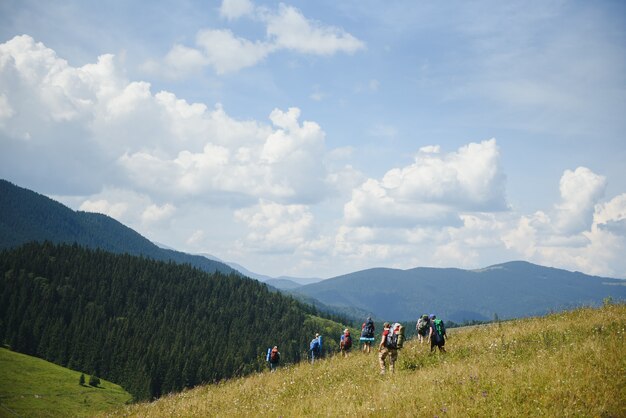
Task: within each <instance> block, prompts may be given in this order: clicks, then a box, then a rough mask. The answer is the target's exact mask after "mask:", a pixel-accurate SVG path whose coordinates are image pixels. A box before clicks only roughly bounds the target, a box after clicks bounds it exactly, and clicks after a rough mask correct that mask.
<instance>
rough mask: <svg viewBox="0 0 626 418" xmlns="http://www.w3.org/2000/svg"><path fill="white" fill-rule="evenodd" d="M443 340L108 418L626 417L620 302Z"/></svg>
mask: <svg viewBox="0 0 626 418" xmlns="http://www.w3.org/2000/svg"><path fill="white" fill-rule="evenodd" d="M446 346H447V348H448V354H446V355H441V354H434V355H430V354H429V353H428V347H427V346H426V344H424V345H420V344H418V343H416V342H415V341H410V342H408V343H407V346H406V348H405V349H403V350H402V351H401V352H400V355H399V361H398V364H397V371H396V373H395V374H394V375H385V376H380V375H379V372H378V362H377V357H376V355H375V354H374V353H371V354H369V355H366V354H361V353H357V352H355V353H352V355H351V356H350V357H349V358H347V359H346V358H342V357H340V356H335V357H333V358H331V359H328V360H325V361H321V362H318V363H316V364H314V365H310V364H299V365H296V366H290V367H285V368H282V369H279V370H278V371H277V372H276V373H267V372H266V373H259V374H256V375H253V376H250V377H248V378H245V379H234V380H230V381H227V382H223V383H221V384H219V385H208V386H203V387H199V388H196V389H193V390H191V391H188V392H185V393H182V394H178V395H173V396H168V397H164V398H162V399H160V400H158V401H157V402H154V403H150V404H145V403H144V404H138V405H132V406H128V407H123V408H122V409H120V410H118V411H117V412H114V413H112V414H109V415H107V416H109V417H111V416H124V417H172V416H184V417H205V416H229V417H238V416H240V417H256V416H270V417H271V416H273V417H276V416H286V417H308V416H328V417H339V416H368V417H369V416H371V417H374V416H394V417H433V416H439V417H442V416H451V417H502V416H507V417H554V416H585V417H587V416H598V417H600V416H606V417H609V416H611V417H612V416H614V417H618V416H626V403H624V402H623V401H624V399H625V395H626V393H625V392H624V390H625V389H624V388H626V357H624V353H625V352H626V305H612V306H606V307H604V308H601V309H591V308H585V309H579V310H576V311H573V312H564V313H560V314H553V315H549V316H547V317H545V318H532V319H523V320H515V321H509V322H504V323H497V324H491V325H484V326H479V327H475V328H464V329H463V328H462V329H454V330H450V338H449V340H448V343H447V344H446Z"/></svg>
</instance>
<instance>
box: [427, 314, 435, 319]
mask: <svg viewBox="0 0 626 418" xmlns="http://www.w3.org/2000/svg"><path fill="white" fill-rule="evenodd" d="M428 317H429V318H430V319H435V318H437V316H436V315H435V314H433V313H431V314H430V315H428Z"/></svg>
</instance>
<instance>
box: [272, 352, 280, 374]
mask: <svg viewBox="0 0 626 418" xmlns="http://www.w3.org/2000/svg"><path fill="white" fill-rule="evenodd" d="M279 362H280V352H279V351H278V346H274V348H272V351H271V352H270V361H269V363H270V370H271V371H272V372H274V371H276V368H277V367H278V363H279Z"/></svg>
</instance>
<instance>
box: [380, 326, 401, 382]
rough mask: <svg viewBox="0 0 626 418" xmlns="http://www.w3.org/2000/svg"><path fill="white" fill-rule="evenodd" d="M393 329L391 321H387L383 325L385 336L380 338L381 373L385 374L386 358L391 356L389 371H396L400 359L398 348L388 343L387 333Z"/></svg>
mask: <svg viewBox="0 0 626 418" xmlns="http://www.w3.org/2000/svg"><path fill="white" fill-rule="evenodd" d="M390 332H393V331H392V330H391V325H390V324H389V322H385V324H384V325H383V337H382V338H381V340H380V344H379V345H378V360H379V362H380V374H381V375H382V374H385V371H386V364H385V360H386V359H387V358H389V372H390V373H394V372H395V366H396V360H397V359H398V349H397V348H393V347H389V346H388V344H387V335H389V333H390Z"/></svg>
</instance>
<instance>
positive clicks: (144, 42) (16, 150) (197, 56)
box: [0, 0, 626, 278]
mask: <svg viewBox="0 0 626 418" xmlns="http://www.w3.org/2000/svg"><path fill="white" fill-rule="evenodd" d="M625 23H626V4H625V3H624V2H620V1H597V2H585V1H537V2H503V1H476V2H466V1H451V2H445V4H441V2H414V1H397V2H393V3H392V4H382V3H380V2H373V1H342V2H336V1H319V2H307V1H292V2H284V3H275V2H260V1H256V2H255V1H250V0H224V1H206V2H201V1H176V2H173V1H152V2H140V1H136V2H127V1H110V2H92V1H46V2H41V1H12V0H4V1H3V2H1V3H0V177H2V178H5V179H7V180H9V181H12V182H14V183H16V184H18V185H20V186H22V187H27V188H30V189H33V190H36V191H38V192H40V193H43V194H46V195H48V196H50V197H53V198H55V199H57V200H60V201H61V202H63V203H65V204H67V205H68V206H70V207H72V208H73V209H80V210H86V211H94V212H101V213H106V214H108V215H110V216H112V217H114V218H116V219H118V220H119V221H121V222H123V223H124V224H126V225H128V226H130V227H132V228H133V229H135V230H137V231H139V232H140V233H142V234H143V235H144V236H146V237H147V238H149V239H151V240H153V241H155V242H158V243H160V244H164V245H167V246H170V247H173V248H176V249H179V250H182V251H187V252H191V253H207V254H211V255H213V256H216V257H219V258H220V259H222V260H226V261H233V262H237V263H240V264H242V265H244V266H245V267H246V268H248V269H250V270H252V271H255V272H257V273H262V274H267V275H273V276H279V275H289V276H299V277H324V278H325V277H331V276H334V275H338V274H343V273H348V272H352V271H356V270H360V269H364V268H369V267H380V266H384V267H396V268H411V267H416V266H441V267H460V268H480V267H485V266H487V265H491V264H495V263H499V262H504V261H509V260H518V259H522V260H528V261H531V262H535V263H538V264H543V265H547V266H554V267H560V268H566V269H569V270H579V271H583V272H586V273H591V274H599V275H607V276H612V277H622V278H626V261H625V259H624V257H623V254H625V253H626V169H625V168H624V167H625V162H626V137H625V135H626V118H625V117H624V114H626V51H625V49H626V24H625Z"/></svg>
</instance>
